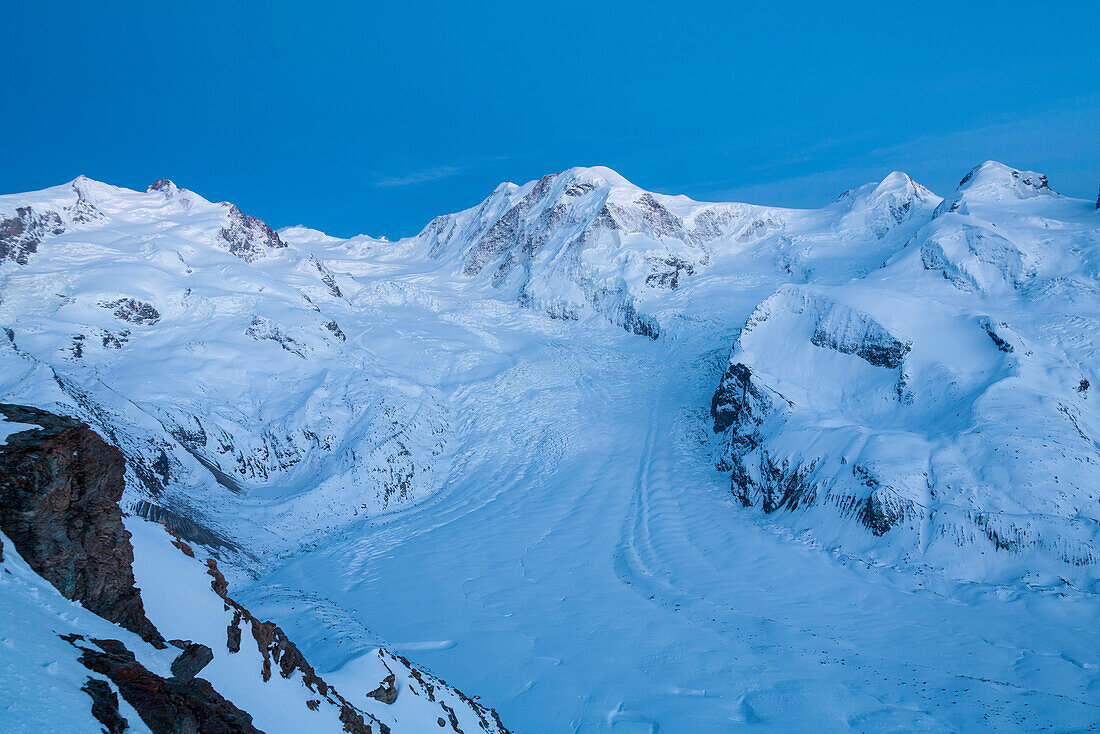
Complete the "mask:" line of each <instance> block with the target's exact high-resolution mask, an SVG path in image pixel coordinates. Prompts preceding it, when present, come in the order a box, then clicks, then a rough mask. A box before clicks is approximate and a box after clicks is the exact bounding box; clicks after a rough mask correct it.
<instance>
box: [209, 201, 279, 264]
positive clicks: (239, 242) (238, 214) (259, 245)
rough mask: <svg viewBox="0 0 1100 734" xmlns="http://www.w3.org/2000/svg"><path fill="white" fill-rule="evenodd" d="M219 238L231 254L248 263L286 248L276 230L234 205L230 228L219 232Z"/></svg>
mask: <svg viewBox="0 0 1100 734" xmlns="http://www.w3.org/2000/svg"><path fill="white" fill-rule="evenodd" d="M218 238H219V239H220V240H221V241H222V242H223V243H224V244H225V245H226V246H227V247H228V248H229V251H230V252H231V253H233V254H234V255H236V256H237V257H239V258H240V259H242V260H244V261H245V262H246V263H250V262H253V261H254V260H258V259H259V258H261V257H263V256H264V255H266V254H267V250H269V249H279V248H283V247H286V243H285V242H283V241H282V239H280V238H279V235H278V234H276V233H275V230H273V229H272V228H271V227H269V226H267V224H266V223H265V222H264V221H263V220H261V219H257V218H256V217H253V216H251V215H249V214H245V213H244V212H242V211H241V210H240V209H238V208H237V207H236V206H234V205H232V204H230V205H229V226H228V227H223V228H222V229H221V231H219V232H218Z"/></svg>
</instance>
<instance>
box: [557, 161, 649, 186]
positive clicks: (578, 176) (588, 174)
mask: <svg viewBox="0 0 1100 734" xmlns="http://www.w3.org/2000/svg"><path fill="white" fill-rule="evenodd" d="M558 176H559V177H561V178H565V179H569V180H576V181H584V182H588V183H594V184H607V185H609V186H627V187H630V188H634V189H636V188H638V187H637V186H635V185H634V184H633V183H631V182H630V181H628V180H627V179H626V178H624V177H623V176H622V175H621V174H619V173H618V172H617V171H615V170H613V169H611V168H608V167H607V166H574V167H573V168H569V169H566V170H565V171H562V172H561V173H559V174H558Z"/></svg>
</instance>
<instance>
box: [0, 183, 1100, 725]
mask: <svg viewBox="0 0 1100 734" xmlns="http://www.w3.org/2000/svg"><path fill="white" fill-rule="evenodd" d="M0 325H2V326H3V328H4V330H5V335H6V338H4V339H0V365H2V366H3V370H2V372H0V402H7V403H14V404H18V405H29V406H36V407H39V408H44V409H47V410H50V411H52V412H54V413H58V414H63V415H70V416H73V417H75V418H77V419H79V420H81V421H84V422H85V423H87V424H88V425H89V426H90V427H91V428H92V429H94V430H95V431H96V432H97V433H99V434H100V435H102V436H103V437H104V439H105V440H106V441H107V442H108V443H110V444H112V445H114V446H117V447H118V448H119V449H120V450H121V452H122V454H123V455H124V457H125V459H126V477H125V480H126V491H125V494H124V495H123V497H122V500H121V506H122V507H123V509H124V510H126V511H128V512H130V513H132V514H133V515H135V516H138V517H134V518H131V519H130V520H128V521H127V522H128V526H129V524H131V523H133V524H135V525H134V527H137V528H139V529H140V528H144V527H145V526H146V525H147V524H148V523H142V521H141V520H139V519H138V518H144V519H146V520H150V521H154V522H158V523H162V524H164V525H166V526H167V527H168V528H169V529H171V530H172V531H173V532H175V533H177V534H178V535H179V536H181V537H182V539H183V541H185V542H186V543H188V544H190V545H191V546H192V547H193V548H194V549H195V550H196V552H198V553H199V554H200V555H205V556H209V557H211V558H214V559H217V561H218V562H219V567H220V568H221V570H222V571H223V572H224V573H225V575H226V577H227V579H228V583H229V589H230V595H231V596H232V597H233V598H234V599H240V600H241V601H242V603H244V604H245V605H246V606H247V607H248V608H249V609H251V610H252V611H253V612H254V613H256V614H263V615H265V616H267V617H270V618H271V619H274V620H275V621H277V622H278V623H279V625H280V626H281V627H282V628H284V629H286V630H287V634H288V635H289V636H290V637H291V638H293V639H295V640H296V641H297V642H298V644H299V645H301V647H302V651H303V652H304V653H305V654H306V657H308V658H309V659H310V660H311V661H313V664H314V665H316V666H317V670H318V671H323V672H324V673H325V679H326V680H328V679H329V677H331V676H330V673H332V674H337V675H338V671H340V670H345V669H346V667H345V666H348V665H353V663H354V661H357V660H358V661H362V660H366V659H368V658H369V656H370V655H373V656H374V658H370V659H382V658H379V655H382V656H383V657H384V655H385V654H388V653H378V652H377V651H378V650H379V649H380V648H381V649H385V648H386V647H387V645H386V643H389V645H388V647H389V649H393V650H395V651H396V652H399V653H404V654H407V655H409V656H411V657H413V659H414V660H416V661H417V662H418V663H421V664H428V665H431V666H432V669H433V670H435V671H436V672H437V673H439V674H442V675H444V677H446V678H447V679H448V680H452V681H453V682H455V683H456V685H457V686H458V687H459V688H461V689H462V690H464V691H466V692H467V693H471V692H473V691H476V692H477V693H479V694H482V695H484V696H485V698H486V701H487V702H488V703H489V704H491V705H492V706H493V707H494V708H496V709H497V710H499V711H500V712H501V714H502V717H503V718H504V720H505V721H507V722H508V723H509V725H511V726H516V727H517V729H518V730H521V731H541V730H554V731H556V730H562V729H569V728H572V729H574V730H597V731H611V730H615V731H619V730H620V729H627V730H630V728H631V727H634V728H635V729H638V730H642V731H645V730H647V729H646V727H649V729H648V730H651V731H652V730H654V727H656V726H659V727H660V728H661V730H662V731H712V730H721V729H722V727H723V726H725V725H728V723H729V722H730V721H731V720H733V721H739V722H742V723H752V722H755V723H757V724H760V725H761V726H762V727H763V728H769V727H770V728H772V729H773V730H778V731H782V730H791V729H794V728H800V727H801V728H805V727H807V726H816V725H818V724H820V723H821V722H820V720H818V719H816V718H814V717H813V716H812V714H813V712H820V711H823V710H825V709H828V710H829V711H831V712H833V713H835V716H836V719H835V722H834V723H836V722H844V721H847V722H851V721H857V720H858V721H868V722H871V721H873V722H876V724H875V726H877V727H878V728H880V729H881V728H890V727H891V726H892V727H894V728H902V729H912V728H921V727H923V728H925V729H931V730H952V729H955V730H957V729H960V728H961V729H967V728H971V729H972V728H976V727H980V726H985V725H991V726H992V727H993V728H995V729H996V728H1006V727H1007V725H1008V724H1009V723H1010V722H1015V721H1017V720H1018V719H1022V720H1026V721H1028V722H1030V723H1032V724H1034V725H1036V726H1039V725H1040V724H1045V725H1053V726H1056V727H1058V726H1060V727H1062V728H1065V727H1066V726H1070V725H1072V726H1085V725H1088V724H1090V723H1091V722H1094V721H1095V719H1096V717H1097V715H1096V712H1095V710H1094V708H1095V707H1090V705H1089V704H1088V699H1089V697H1090V695H1089V694H1088V691H1094V690H1095V687H1096V686H1097V685H1100V678H1098V677H1097V674H1096V673H1095V671H1096V670H1100V667H1098V666H1100V659H1097V658H1096V654H1095V652H1094V648H1096V649H1100V644H1097V645H1095V646H1093V645H1092V642H1094V641H1096V642H1098V643H1100V641H1097V640H1096V638H1095V634H1094V633H1092V632H1089V631H1088V630H1091V629H1095V625H1094V624H1092V622H1093V620H1095V619H1096V618H1097V615H1098V614H1100V608H1098V606H1097V604H1096V602H1095V599H1096V596H1095V595H1096V594H1097V593H1100V552H1098V551H1097V547H1098V541H1100V494H1098V488H1097V483H1096V477H1097V476H1098V471H1097V469H1098V465H1100V443H1098V442H1100V409H1098V408H1097V407H1096V406H1097V403H1096V396H1095V391H1096V385H1098V384H1100V382H1098V379H1100V375H1098V374H1097V373H1096V367H1095V365H1096V361H1097V360H1096V358H1097V340H1098V338H1100V212H1098V211H1097V210H1096V207H1095V205H1094V204H1093V202H1091V201H1083V200H1075V199H1071V198H1067V197H1063V196H1061V195H1059V194H1057V193H1055V192H1054V191H1053V190H1052V189H1051V188H1050V185H1049V184H1048V182H1047V180H1046V178H1045V177H1043V176H1042V175H1040V174H1037V173H1032V172H1027V171H1018V170H1015V169H1011V168H1008V167H1006V166H1003V165H1000V164H997V163H985V164H983V165H981V166H979V167H977V168H976V169H974V171H972V172H971V173H970V174H968V175H967V176H966V177H965V178H964V179H963V181H962V183H961V184H960V186H959V187H958V189H957V190H956V191H954V192H952V193H950V194H949V195H948V196H947V198H941V197H939V196H937V195H935V194H933V193H932V192H931V191H929V190H928V189H927V188H925V187H923V186H921V185H920V184H918V183H916V182H915V181H913V180H912V179H911V178H910V177H909V176H907V175H905V174H903V173H898V172H895V173H892V174H890V175H889V176H887V177H886V178H884V179H883V180H882V181H880V182H876V183H870V184H867V185H864V186H862V187H859V188H857V189H853V190H851V191H848V192H845V193H843V194H841V195H840V196H839V197H838V198H837V199H836V200H835V201H834V202H832V203H830V204H829V205H827V206H825V207H823V208H821V209H814V210H794V209H782V208H775V207H763V206H755V205H749V204H738V203H702V202H695V201H692V200H690V199H688V198H686V197H683V196H667V195H662V194H656V193H650V192H647V191H644V190H642V189H640V188H638V187H636V186H634V185H633V184H631V183H630V182H628V181H626V180H625V179H623V178H622V177H621V176H619V175H618V174H616V173H615V172H613V171H611V170H609V169H606V168H600V167H596V168H574V169H570V170H568V171H564V172H562V173H558V174H554V175H549V176H545V177H543V178H542V179H539V180H538V181H532V182H529V183H527V184H525V185H522V186H517V185H514V184H502V185H501V186H499V187H497V189H496V190H494V191H493V192H492V193H491V194H490V196H489V197H488V198H487V199H486V200H485V201H484V202H482V203H481V204H480V205H478V206H476V207H473V208H471V209H468V210H466V211H462V212H458V213H454V214H449V215H444V216H440V217H437V218H436V219H434V220H433V221H432V222H431V223H429V224H428V226H427V227H425V229H424V230H423V231H422V232H421V233H419V234H418V235H416V236H415V237H410V238H406V239H404V240H400V241H397V242H390V241H387V240H385V239H377V238H373V237H367V236H360V237H355V238H351V239H347V240H342V239H339V238H334V237H330V236H328V235H326V234H324V233H322V232H319V231H317V230H312V229H308V228H306V227H304V226H303V227H291V228H287V229H284V230H281V231H279V232H275V231H273V230H271V229H270V228H269V227H268V226H267V225H266V224H264V223H263V222H262V221H260V220H258V219H255V218H254V217H250V216H248V215H247V214H245V213H243V212H241V211H240V210H239V209H238V208H237V207H235V206H233V205H230V204H224V203H223V204H217V203H211V202H209V201H206V200H205V199H203V198H202V197H201V196H199V195H198V194H195V193H193V192H190V191H188V190H186V189H180V188H178V187H176V186H175V184H173V183H171V182H169V181H166V180H162V181H158V182H156V183H155V184H153V185H152V186H150V187H149V189H148V190H147V191H144V192H138V191H130V190H126V189H121V188H117V187H114V186H109V185H107V184H102V183H98V182H95V181H91V180H89V179H86V178H83V177H81V178H78V179H77V180H75V181H73V182H72V183H70V184H66V185H63V186H58V187H54V188H51V189H47V190H44V191H40V192H33V193H28V194H17V195H8V196H0ZM708 409H709V411H708ZM137 523H142V524H137ZM133 532H134V537H135V559H136V560H135V569H136V570H137V571H138V575H139V576H140V575H141V573H142V570H141V569H145V571H144V572H145V573H147V574H149V575H150V576H147V578H149V577H151V575H155V570H154V568H155V562H153V561H150V560H149V559H151V558H160V556H158V555H157V554H158V553H159V551H155V552H154V551H143V550H142V549H143V547H144V546H143V541H142V537H144V536H143V533H145V531H144V530H140V531H133ZM807 547H808V548H807ZM143 553H144V555H145V557H144V558H143ZM181 562H182V561H181ZM156 563H159V561H157V562H156ZM181 573H182V572H181ZM808 578H813V579H818V580H819V582H814V583H810V584H807V579H808ZM138 581H139V586H140V585H142V584H141V579H140V578H139V579H138ZM960 582H962V583H960ZM150 585H152V582H150ZM143 588H144V587H143ZM578 589H582V590H584V593H583V594H579V593H577V590H578ZM927 589H932V590H933V591H934V592H935V593H934V596H935V600H931V601H925V600H924V599H925V596H924V592H925V591H926V590H927ZM807 594H810V595H812V598H810V597H807V596H806V595H807ZM1059 599H1061V600H1066V601H1057V600H1059ZM859 600H863V602H864V605H863V606H858V607H857V606H854V605H857V604H858V603H859ZM1059 604H1065V605H1068V606H1058V605H1059ZM875 609H889V610H891V612H890V613H891V614H892V615H893V617H892V618H893V619H894V620H895V622H892V623H891V624H896V625H898V626H897V628H895V629H893V631H892V632H891V633H889V634H887V633H886V632H885V631H884V632H883V633H882V635H881V636H880V635H879V634H878V633H877V632H876V630H878V629H880V626H881V625H882V624H883V621H882V618H881V617H880V616H875V612H874V610H875ZM864 615H866V616H864ZM1002 615H1003V616H1002ZM746 620H748V621H746ZM776 620H780V621H779V622H776ZM944 620H948V621H947V622H944ZM989 620H1001V621H998V622H996V623H995V624H992V623H990V622H989ZM153 621H154V622H155V621H156V620H155V619H154V620H153ZM991 624H992V626H990V625H991ZM777 625H778V626H777ZM1043 625H1046V628H1049V629H1050V630H1051V631H1050V632H1049V633H1046V634H1045V635H1044V636H1043V637H1041V639H1036V638H1035V637H1034V635H1033V631H1034V629H1035V628H1036V627H1037V626H1038V627H1042V626H1043ZM1059 625H1062V627H1060V626H1059ZM1063 627H1064V631H1065V634H1064V635H1063V634H1062V632H1061V631H1060V630H1062V629H1063ZM841 628H843V629H845V630H846V632H845V633H844V634H838V633H837V630H838V629H841ZM597 629H599V630H603V632H601V633H600V635H598V636H596V637H595V638H593V637H592V636H591V635H595V634H596V633H595V632H592V630H597ZM729 631H733V632H735V633H736V634H722V633H724V632H729ZM1071 633H1072V634H1071ZM181 634H182V633H181ZM194 634H196V635H197V634H199V633H198V632H195V633H194ZM1074 635H1076V636H1074ZM899 636H903V637H905V639H911V640H913V641H914V642H913V646H912V649H909V647H908V646H907V647H906V652H905V653H904V654H902V653H899V652H896V651H895V650H894V648H892V647H891V645H896V644H899V643H898V642H897V640H898V639H899ZM593 640H596V643H597V644H595V645H593ZM738 640H740V641H742V642H737V641H738ZM822 646H824V648H823V647H822ZM960 649H962V650H965V652H966V654H965V655H962V656H960V655H959V654H958V652H959V650H960ZM716 651H718V652H716ZM1005 651H1010V653H1011V654H1014V655H1017V656H1018V658H1019V659H1021V660H1026V661H1028V662H1026V663H1023V664H1020V665H1017V666H1016V667H1015V668H1014V669H1013V670H1012V671H1008V670H1006V665H1005V664H1004V663H1003V656H1004V655H1005V654H1009V653H1006V652H1005ZM1067 655H1068V657H1066V656H1067ZM896 657H906V658H907V659H908V660H909V661H910V662H909V663H907V664H911V665H914V666H916V668H914V670H913V671H909V673H905V674H902V673H899V672H898V671H899V668H898V666H897V665H896V664H895V663H891V662H890V661H891V660H894V659H895V658H896ZM719 658H720V660H719ZM386 659H388V658H386ZM395 659H396V658H395ZM852 659H858V660H859V665H858V667H852V666H847V665H846V664H845V660H852ZM693 660H694V661H703V660H706V661H707V662H706V663H705V664H701V665H696V664H694V663H692V661H693ZM152 665H153V664H152V663H149V666H152ZM410 665H411V664H410ZM806 666H811V667H812V669H813V670H817V669H818V668H819V667H821V666H825V667H824V668H822V670H823V672H824V673H825V674H826V675H828V676H829V680H830V684H829V685H831V686H839V687H840V688H839V689H838V688H830V689H829V690H828V691H826V690H825V689H824V688H822V687H821V686H820V685H818V684H817V683H814V682H813V681H810V680H809V678H807V676H806V673H805V671H806V670H807V668H806ZM376 667H377V666H376ZM413 667H415V666H413ZM151 669H152V667H151ZM761 670H766V671H771V672H769V673H766V674H762V673H760V671H761ZM647 671H649V672H647ZM654 671H658V672H654ZM860 671H864V672H860ZM867 671H869V672H867ZM915 671H919V672H915ZM910 674H911V675H912V676H921V679H922V680H926V679H931V680H933V681H934V682H935V683H936V686H937V690H938V689H942V690H943V691H947V692H946V693H942V695H941V693H939V692H936V691H933V690H931V689H929V690H923V691H916V690H913V691H912V692H907V693H904V694H899V693H898V691H900V690H901V688H899V686H904V685H907V683H905V682H904V681H907V680H908V678H909V677H910ZM371 675H372V676H373V672H372V674H371ZM868 676H870V677H869V678H868ZM368 677H370V676H368ZM962 681H967V683H965V685H966V686H973V687H974V689H973V690H969V689H968V691H969V692H968V693H967V694H965V695H966V696H971V697H977V698H978V699H980V700H981V701H982V702H984V703H983V704H982V706H979V707H978V708H982V709H983V710H986V711H988V712H990V713H989V714H988V716H989V717H992V718H991V719H990V718H987V719H984V720H981V721H979V720H978V719H977V718H975V715H974V713H973V712H974V710H975V708H974V707H973V706H971V707H962V706H960V705H958V701H957V698H958V697H959V696H963V695H964V694H962V693H959V692H961V691H962V690H963V689H962V687H961V686H963V685H964V684H963V683H962ZM980 681H984V682H980ZM991 681H992V682H991ZM998 681H999V683H998ZM1001 684H1004V685H1005V686H1008V688H1009V689H1012V690H1018V689H1020V690H1022V689H1025V688H1026V689H1027V691H1028V694H1027V695H1026V696H1022V697H1015V698H1013V697H1011V696H1010V697H1009V698H1010V699H1011V700H1008V701H1002V699H1001V696H1002V695H1003V690H1007V689H1001V688H997V686H998V685H1001ZM337 685H339V682H338V681H337ZM356 685H358V684H356ZM956 685H958V686H959V687H958V688H955V686H956ZM884 687H886V688H884ZM1013 687H1015V688H1013ZM340 689H341V690H344V687H343V686H340ZM841 689H842V690H841ZM670 691H672V692H670ZM698 691H705V694H698V693H697V692H698ZM951 691H956V693H954V694H952V693H950V692H951ZM953 695H954V696H956V699H952V698H951V697H952V696H953ZM228 697H229V698H232V696H228ZM887 699H889V700H890V701H892V703H888V704H883V703H882V701H884V700H887ZM577 701H580V703H577ZM731 712H732V713H731ZM832 715H833V714H829V716H832ZM804 716H805V717H808V718H800V717H804ZM432 720H433V721H434V719H432ZM829 721H833V719H830V720H829ZM868 726H871V725H868ZM875 726H871V728H875ZM816 728H818V729H822V730H829V729H832V728H834V727H832V725H831V724H830V725H828V726H816ZM835 728H842V727H841V726H840V724H839V723H838V724H837V727H835ZM855 728H857V729H858V728H860V727H859V726H856V727H855ZM864 728H866V727H864ZM1009 728H1010V727H1009ZM394 730H395V731H398V729H397V728H395V729H394Z"/></svg>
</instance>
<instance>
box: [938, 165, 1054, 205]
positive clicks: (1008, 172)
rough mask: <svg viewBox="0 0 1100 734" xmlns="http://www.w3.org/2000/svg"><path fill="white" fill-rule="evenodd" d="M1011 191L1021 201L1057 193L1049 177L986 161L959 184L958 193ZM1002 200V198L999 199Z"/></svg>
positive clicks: (972, 170)
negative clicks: (1051, 186)
mask: <svg viewBox="0 0 1100 734" xmlns="http://www.w3.org/2000/svg"><path fill="white" fill-rule="evenodd" d="M998 190H1000V191H1005V190H1011V191H1014V192H1015V194H1016V196H1017V197H1018V198H1021V199H1028V198H1031V197H1033V196H1038V195H1039V194H1044V193H1046V194H1052V193H1055V192H1054V191H1053V190H1052V189H1051V188H1050V186H1049V185H1048V184H1047V177H1046V176H1045V175H1044V174H1042V173H1036V172H1035V171H1021V170H1018V169H1016V168H1010V167H1009V166H1006V165H1005V164H1003V163H998V162H997V161H986V162H985V163H982V164H981V165H979V166H975V167H974V168H973V169H971V171H970V173H968V174H966V176H964V177H963V180H962V181H960V182H959V188H958V191H967V192H984V193H994V192H996V191H998ZM997 198H1001V197H997Z"/></svg>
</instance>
